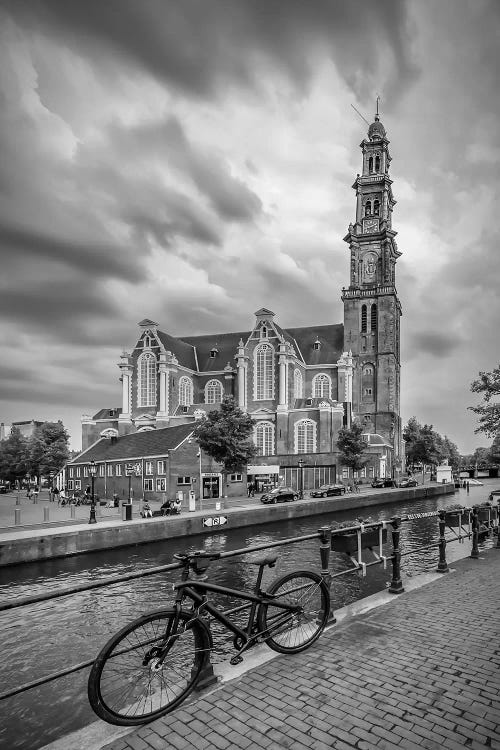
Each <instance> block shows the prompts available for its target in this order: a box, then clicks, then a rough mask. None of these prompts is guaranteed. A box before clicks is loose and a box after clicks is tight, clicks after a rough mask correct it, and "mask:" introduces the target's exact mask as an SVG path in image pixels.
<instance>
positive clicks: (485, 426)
mask: <svg viewBox="0 0 500 750" xmlns="http://www.w3.org/2000/svg"><path fill="white" fill-rule="evenodd" d="M470 389H471V391H472V393H480V394H482V396H483V402H482V403H481V404H478V405H477V406H468V407H467V408H468V409H470V411H473V412H474V414H477V415H478V417H479V426H478V427H477V428H476V429H475V430H474V432H484V433H485V435H487V436H488V437H495V436H496V435H497V434H498V433H500V399H499V398H498V397H499V396H500V365H498V367H496V368H495V369H494V370H492V372H480V373H479V378H478V379H477V380H474V381H473V382H472V383H471V387H470Z"/></svg>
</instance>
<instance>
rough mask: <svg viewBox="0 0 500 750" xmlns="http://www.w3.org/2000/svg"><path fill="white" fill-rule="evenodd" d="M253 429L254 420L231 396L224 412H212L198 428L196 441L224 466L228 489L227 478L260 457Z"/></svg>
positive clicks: (223, 407)
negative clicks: (253, 438) (254, 441)
mask: <svg viewBox="0 0 500 750" xmlns="http://www.w3.org/2000/svg"><path fill="white" fill-rule="evenodd" d="M253 429H254V422H253V420H252V418H251V416H250V415H249V414H245V412H243V411H242V410H241V409H240V408H239V407H238V406H236V404H235V403H234V399H233V398H232V397H230V396H225V397H224V399H223V401H222V403H221V405H220V410H213V411H210V412H208V414H207V416H206V417H205V418H203V419H201V420H200V422H198V424H197V425H196V427H195V429H194V439H195V440H196V442H197V443H198V445H199V446H200V448H201V449H202V450H203V451H205V453H206V454H207V455H209V456H210V457H211V458H213V459H214V460H215V461H217V462H218V463H220V464H222V467H223V472H222V473H223V486H224V487H225V486H226V476H227V474H228V473H230V474H233V473H236V472H241V471H242V470H243V468H244V467H245V466H246V464H247V463H248V462H249V461H250V460H251V459H252V458H254V456H255V455H256V453H257V448H256V446H255V445H254V443H253V442H252V441H251V440H250V436H251V435H252V433H253ZM200 491H201V488H200Z"/></svg>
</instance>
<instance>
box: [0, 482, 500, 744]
mask: <svg viewBox="0 0 500 750" xmlns="http://www.w3.org/2000/svg"><path fill="white" fill-rule="evenodd" d="M483 481H484V486H482V487H475V486H474V487H471V488H470V493H469V494H468V493H467V492H466V490H465V489H461V490H459V491H457V493H456V495H455V496H454V497H453V496H450V495H448V496H442V497H437V498H430V499H423V500H418V501H414V502H412V503H409V502H404V503H399V504H390V505H382V506H378V507H376V508H373V507H372V508H369V509H366V512H364V511H363V509H356V510H353V511H342V512H338V513H330V514H327V515H324V516H314V517H313V518H311V519H304V518H302V519H296V520H292V521H289V522H280V523H278V524H270V525H266V526H262V525H260V526H259V527H246V528H244V529H241V530H238V529H237V530H233V531H231V532H228V533H219V534H214V535H212V536H200V537H190V538H189V539H187V540H182V539H176V540H172V541H168V542H155V543H153V544H147V545H139V546H136V547H129V548H122V549H116V550H109V551H103V552H99V553H92V554H88V555H80V556H76V557H71V558H64V559H60V560H49V561H46V562H41V563H33V564H29V565H22V566H19V567H15V568H9V569H4V576H3V581H4V582H3V583H2V584H1V585H0V599H1V600H2V601H3V600H6V599H11V598H17V597H19V596H25V595H28V594H34V593H37V592H40V591H43V592H46V591H48V590H50V589H51V588H53V589H57V588H59V587H61V586H68V585H75V584H79V583H83V582H85V581H94V580H96V579H100V578H103V577H106V576H109V575H117V574H122V573H127V572H129V571H138V570H141V569H142V568H143V569H147V568H150V567H152V566H154V565H161V564H165V563H169V562H172V555H173V554H174V553H175V552H180V551H184V550H185V549H187V548H189V549H202V548H206V549H214V550H220V551H229V550H233V549H238V548H242V547H247V546H251V545H254V544H262V543H266V542H272V541H276V540H279V539H284V538H287V537H292V536H299V535H303V534H308V533H312V532H315V531H317V529H319V528H320V527H321V526H325V525H329V524H331V523H332V522H333V521H339V520H353V521H354V520H355V519H356V518H357V517H363V518H364V519H365V520H366V519H367V518H368V516H369V518H370V520H373V521H378V520H387V519H389V518H390V517H391V516H393V515H405V514H406V513H425V512H429V511H434V510H438V509H439V508H442V507H445V506H446V505H450V504H451V503H456V502H461V503H462V504H464V505H466V506H469V507H470V506H472V505H473V504H474V503H477V502H483V501H485V500H487V497H488V494H489V492H490V491H491V489H493V488H499V487H500V480H498V479H494V480H487V479H486V480H483ZM437 539H438V524H437V519H436V518H421V519H416V520H413V521H409V522H406V523H404V524H403V526H402V534H401V547H402V551H403V552H410V553H411V550H416V549H417V548H418V547H421V546H423V545H425V544H429V543H431V542H435V541H437ZM484 544H485V545H486V546H491V545H492V544H493V542H492V540H487V541H486V542H485V543H484ZM388 549H389V548H388ZM278 552H279V558H278V562H277V565H276V568H275V569H274V570H272V571H268V572H267V580H268V581H270V580H271V579H272V578H274V577H275V576H276V575H281V574H282V573H284V572H286V571H288V570H293V569H296V568H314V569H319V568H320V562H319V542H318V541H316V540H312V541H309V542H305V543H301V544H299V545H289V546H285V547H283V548H282V549H280V550H278ZM469 553H470V542H469V541H468V540H466V541H465V543H464V544H459V543H458V542H456V543H455V544H450V545H449V546H448V549H447V556H448V560H449V561H452V560H453V559H457V558H458V557H463V556H466V555H468V554H469ZM437 555H438V552H437V549H431V550H429V551H427V552H419V553H415V554H409V555H408V556H405V557H404V558H403V564H402V573H403V578H404V576H415V575H418V574H419V573H423V572H428V571H431V570H433V569H435V567H436V564H437ZM247 560H248V558H247V559H245V558H244V557H242V558H234V559H231V560H226V561H222V562H221V563H220V564H213V566H212V567H211V579H212V580H214V581H215V582H217V583H223V584H225V585H227V586H232V587H236V588H239V587H251V586H252V585H253V583H254V581H255V575H256V570H257V569H256V568H255V567H254V566H250V565H248V564H247ZM348 566H349V561H348V560H346V558H345V557H344V556H343V555H340V554H336V553H334V552H332V553H331V570H332V572H338V571H340V570H344V569H346V568H347V567H348ZM390 577H391V570H390V566H388V569H387V570H383V568H382V566H373V567H372V568H370V569H369V570H368V574H367V577H366V578H362V577H360V576H359V575H358V574H357V573H353V574H351V575H348V576H343V577H341V578H337V579H335V580H334V582H333V585H332V605H333V607H334V609H339V608H340V607H343V606H345V605H346V604H350V603H352V602H354V601H356V600H358V599H361V598H363V597H365V596H369V595H370V594H373V593H375V592H377V591H381V590H383V589H384V588H385V587H386V585H387V583H388V581H389V580H390ZM177 579H178V575H177V573H176V572H175V573H172V574H161V575H155V576H151V577H146V578H141V579H137V580H135V581H131V582H128V583H123V584H118V585H114V586H110V587H107V588H104V589H99V590H95V591H89V592H84V593H80V594H77V595H74V596H71V597H67V598H63V599H57V600H54V601H53V602H44V603H40V604H37V605H33V606H28V607H23V608H20V609H18V610H14V611H7V612H4V613H1V614H0V638H1V640H2V646H3V649H2V651H3V655H4V661H3V679H2V689H3V690H7V689H9V688H11V687H15V686H16V685H18V684H20V683H22V682H29V681H31V680H34V679H37V678H38V677H41V676H43V675H45V674H48V673H50V672H53V671H57V670H58V669H62V668H64V667H67V666H68V665H70V664H76V663H78V662H81V661H85V660H87V659H91V658H92V657H94V656H95V655H96V654H97V652H98V651H99V649H100V648H101V646H102V645H103V644H104V643H105V641H106V640H107V639H108V637H109V636H110V635H112V634H113V633H114V632H115V631H116V630H118V629H119V628H120V627H122V626H123V625H124V624H125V623H126V622H128V621H129V620H132V619H133V618H135V617H137V616H138V615H140V614H142V613H143V612H145V611H148V610H151V609H157V608H162V607H163V606H169V603H170V602H171V600H172V587H171V584H172V582H173V581H174V580H177ZM225 653H226V645H225V644H224V643H218V644H217V653H216V654H215V655H214V659H213V661H214V662H217V661H220V660H221V659H225V658H226V657H225ZM87 675H88V670H84V671H82V672H78V673H76V674H74V675H70V676H68V677H65V678H62V679H60V680H57V681H56V682H52V683H50V684H48V685H44V686H41V687H39V688H36V689H34V690H31V691H29V692H27V693H24V694H21V695H18V696H15V697H13V698H10V699H7V700H5V701H3V702H2V703H1V704H0V727H1V728H0V748H9V750H20V749H23V750H28V748H29V750H37V748H41V747H43V746H45V745H47V744H49V743H50V742H52V741H53V740H55V739H57V738H59V737H62V736H64V735H66V734H68V733H69V732H72V731H74V730H75V729H78V728H80V727H82V726H85V725H87V724H89V723H91V722H93V721H94V720H95V716H94V714H93V713H92V711H91V709H90V708H89V706H88V702H87V696H86V680H87Z"/></svg>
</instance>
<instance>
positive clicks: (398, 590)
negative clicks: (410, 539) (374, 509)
mask: <svg viewBox="0 0 500 750" xmlns="http://www.w3.org/2000/svg"><path fill="white" fill-rule="evenodd" d="M389 523H390V524H391V526H392V532H391V533H392V546H393V548H394V549H393V552H392V581H391V585H390V586H389V589H388V590H389V593H390V594H402V593H403V591H404V588H403V582H402V580H401V550H400V549H399V535H400V527H401V519H400V518H399V517H398V516H393V517H392V518H391V520H390V522H389Z"/></svg>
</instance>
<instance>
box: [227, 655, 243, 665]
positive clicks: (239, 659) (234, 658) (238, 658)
mask: <svg viewBox="0 0 500 750" xmlns="http://www.w3.org/2000/svg"><path fill="white" fill-rule="evenodd" d="M242 661H243V657H242V656H239V654H236V656H232V657H231V659H229V663H230V664H232V665H233V667H235V666H236V665H237V664H241V662H242Z"/></svg>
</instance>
